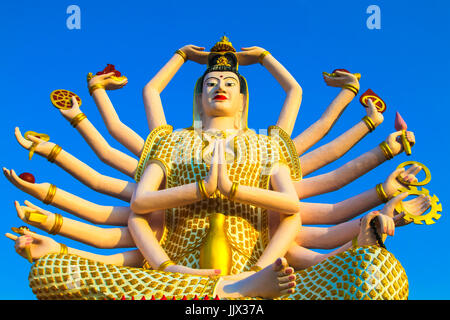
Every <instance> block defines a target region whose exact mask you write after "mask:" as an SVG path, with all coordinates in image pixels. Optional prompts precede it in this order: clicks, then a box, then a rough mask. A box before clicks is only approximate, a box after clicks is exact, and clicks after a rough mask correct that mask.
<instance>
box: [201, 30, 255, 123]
mask: <svg viewBox="0 0 450 320" xmlns="http://www.w3.org/2000/svg"><path fill="white" fill-rule="evenodd" d="M234 52H235V50H234V48H233V47H232V46H231V43H230V42H229V41H228V39H227V38H226V37H225V36H224V37H222V39H221V41H220V42H218V43H216V45H215V46H214V47H213V48H212V49H211V53H210V54H209V56H208V67H207V69H206V71H205V73H204V74H203V75H202V76H201V77H200V78H199V79H198V80H197V83H196V85H195V91H194V127H198V126H199V125H198V124H199V121H201V120H202V119H204V117H219V116H224V117H234V118H235V125H234V127H235V129H245V128H247V107H248V88H247V81H246V80H245V78H244V77H243V76H241V75H240V74H239V73H238V60H237V57H236V55H235V53H234ZM196 122H197V125H196Z"/></svg>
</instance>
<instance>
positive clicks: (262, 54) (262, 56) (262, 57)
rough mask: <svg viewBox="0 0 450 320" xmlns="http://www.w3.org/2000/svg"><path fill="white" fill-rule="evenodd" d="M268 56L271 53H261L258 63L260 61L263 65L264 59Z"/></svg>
mask: <svg viewBox="0 0 450 320" xmlns="http://www.w3.org/2000/svg"><path fill="white" fill-rule="evenodd" d="M268 54H270V52H269V51H264V52H263V53H261V54H260V55H259V57H258V61H259V63H260V64H263V60H264V58H265V57H266V56H267V55H268Z"/></svg>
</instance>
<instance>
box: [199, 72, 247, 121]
mask: <svg viewBox="0 0 450 320" xmlns="http://www.w3.org/2000/svg"><path fill="white" fill-rule="evenodd" d="M243 101H244V99H243V94H241V93H240V86H239V78H238V76H237V75H236V74H235V73H233V72H229V71H214V72H210V73H208V74H206V76H205V78H204V80H203V89H202V109H203V113H204V114H205V115H206V116H210V117H233V116H235V115H236V114H237V113H238V112H239V111H242V108H243Z"/></svg>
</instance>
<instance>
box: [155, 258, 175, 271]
mask: <svg viewBox="0 0 450 320" xmlns="http://www.w3.org/2000/svg"><path fill="white" fill-rule="evenodd" d="M173 265H176V263H175V262H173V261H172V260H167V261H164V262H163V263H161V264H160V265H159V267H158V270H159V271H164V270H165V269H166V268H167V267H168V266H173Z"/></svg>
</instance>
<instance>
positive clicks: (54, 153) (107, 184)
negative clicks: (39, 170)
mask: <svg viewBox="0 0 450 320" xmlns="http://www.w3.org/2000/svg"><path fill="white" fill-rule="evenodd" d="M16 138H17V141H18V142H19V143H20V144H21V145H22V147H24V148H25V149H30V148H31V147H32V143H34V144H35V145H36V153H38V154H39V155H41V156H43V157H46V158H47V159H48V160H49V161H50V162H53V163H55V164H56V165H58V166H59V167H61V168H62V169H64V170H65V171H66V172H68V173H69V174H71V175H72V176H73V177H74V178H75V179H77V180H78V181H80V182H81V183H83V184H84V185H86V186H88V187H89V188H91V189H93V190H95V191H98V192H100V193H103V194H107V195H110V196H112V197H115V198H119V199H121V200H124V201H127V202H129V201H130V199H131V195H132V194H133V191H134V188H135V186H136V184H135V183H133V182H128V181H124V180H120V179H116V178H112V177H108V176H105V175H102V174H100V173H99V172H97V171H95V170H94V169H92V168H91V167H89V166H88V165H86V164H85V163H83V162H82V161H80V160H78V159H77V158H75V157H74V156H72V155H71V154H70V153H68V152H66V151H64V150H62V148H61V147H59V146H58V145H56V144H54V143H52V142H45V141H43V140H41V139H39V138H36V137H34V136H28V138H29V139H30V140H31V141H28V140H26V139H25V138H23V137H22V135H21V134H20V131H19V129H18V128H16Z"/></svg>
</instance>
